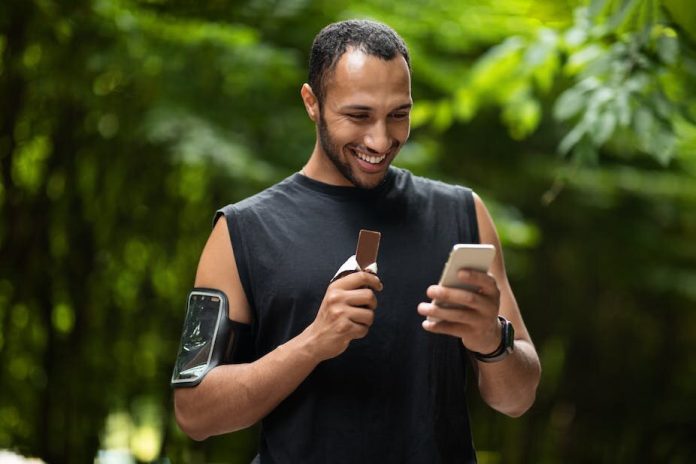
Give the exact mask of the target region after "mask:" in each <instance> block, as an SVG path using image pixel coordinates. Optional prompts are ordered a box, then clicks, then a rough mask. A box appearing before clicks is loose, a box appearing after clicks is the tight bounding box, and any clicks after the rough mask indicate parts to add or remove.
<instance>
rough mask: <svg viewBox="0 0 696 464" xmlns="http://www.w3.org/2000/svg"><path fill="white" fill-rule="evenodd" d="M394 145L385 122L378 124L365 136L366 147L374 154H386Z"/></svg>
mask: <svg viewBox="0 0 696 464" xmlns="http://www.w3.org/2000/svg"><path fill="white" fill-rule="evenodd" d="M392 145H393V142H392V138H391V136H390V135H389V129H388V128H387V124H386V123H385V122H384V121H378V122H376V123H375V124H374V125H373V126H372V127H370V130H369V131H368V132H367V134H365V147H366V148H367V149H368V150H370V151H372V152H374V153H377V154H380V155H381V154H384V153H386V152H387V151H388V150H389V149H390V148H391V147H392Z"/></svg>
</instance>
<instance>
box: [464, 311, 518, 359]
mask: <svg viewBox="0 0 696 464" xmlns="http://www.w3.org/2000/svg"><path fill="white" fill-rule="evenodd" d="M498 320H499V321H500V323H501V329H500V330H501V335H502V337H501V340H500V345H498V348H496V349H495V351H493V352H492V353H489V354H481V353H477V352H476V351H472V352H471V354H473V355H474V358H476V359H477V360H478V361H481V362H486V363H492V362H497V361H500V360H502V359H505V357H506V356H507V355H509V354H510V353H512V352H513V350H514V349H515V328H514V327H513V326H512V323H511V322H510V321H508V320H507V319H505V318H504V317H503V316H498Z"/></svg>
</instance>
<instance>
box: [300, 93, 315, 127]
mask: <svg viewBox="0 0 696 464" xmlns="http://www.w3.org/2000/svg"><path fill="white" fill-rule="evenodd" d="M300 95H301V96H302V101H303V102H304V106H305V109H306V110H307V114H308V115H309V119H311V120H312V121H314V122H317V120H318V119H319V100H317V97H316V95H314V92H313V91H312V88H311V87H310V86H309V84H302V89H300Z"/></svg>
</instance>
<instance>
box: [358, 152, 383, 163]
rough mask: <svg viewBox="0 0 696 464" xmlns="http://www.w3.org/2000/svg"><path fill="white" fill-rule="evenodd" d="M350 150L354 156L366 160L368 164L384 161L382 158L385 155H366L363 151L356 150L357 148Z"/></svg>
mask: <svg viewBox="0 0 696 464" xmlns="http://www.w3.org/2000/svg"><path fill="white" fill-rule="evenodd" d="M351 152H352V153H353V154H354V155H355V156H357V157H358V158H360V159H361V160H363V161H366V162H368V163H370V164H379V163H381V162H382V161H384V159H385V158H386V157H387V155H382V156H370V155H366V154H365V153H362V152H359V151H357V150H351Z"/></svg>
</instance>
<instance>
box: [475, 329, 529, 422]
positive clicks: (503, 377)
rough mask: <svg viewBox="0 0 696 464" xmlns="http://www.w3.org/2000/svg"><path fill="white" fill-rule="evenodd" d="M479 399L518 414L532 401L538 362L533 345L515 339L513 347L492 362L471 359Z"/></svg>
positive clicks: (516, 415)
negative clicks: (505, 354)
mask: <svg viewBox="0 0 696 464" xmlns="http://www.w3.org/2000/svg"><path fill="white" fill-rule="evenodd" d="M474 362H475V363H476V365H477V368H478V387H479V392H480V393H481V397H482V398H483V400H484V401H485V402H486V403H487V404H488V405H489V406H491V407H492V408H493V409H495V410H497V411H500V412H502V413H503V414H507V415H508V416H512V417H518V416H521V415H522V414H524V412H526V411H527V410H528V409H529V408H530V407H531V406H532V404H534V399H535V398H536V390H537V386H538V385H539V379H540V377H541V365H540V363H539V358H538V356H537V354H536V351H535V349H534V346H533V345H532V344H531V343H529V342H528V341H526V340H519V339H518V340H515V350H514V351H513V352H512V353H511V354H510V355H509V356H508V357H507V358H505V359H503V360H502V361H499V362H496V363H484V362H480V361H474Z"/></svg>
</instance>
